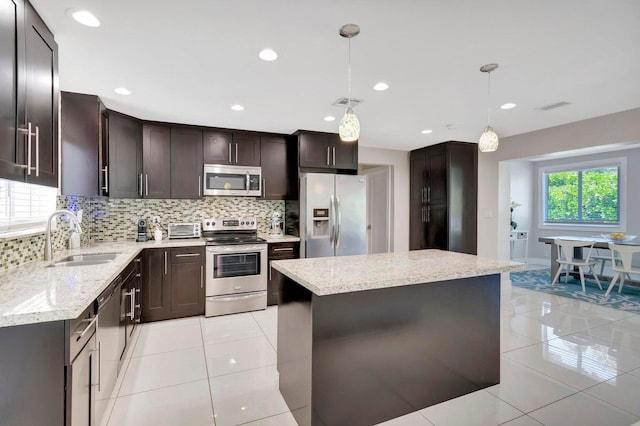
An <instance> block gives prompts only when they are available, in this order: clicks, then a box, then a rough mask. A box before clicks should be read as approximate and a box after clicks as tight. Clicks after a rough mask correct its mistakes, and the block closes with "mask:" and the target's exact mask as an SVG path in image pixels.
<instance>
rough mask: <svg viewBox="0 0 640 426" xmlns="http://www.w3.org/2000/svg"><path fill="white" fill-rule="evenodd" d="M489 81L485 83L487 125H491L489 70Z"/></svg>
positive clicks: (489, 74)
mask: <svg viewBox="0 0 640 426" xmlns="http://www.w3.org/2000/svg"><path fill="white" fill-rule="evenodd" d="M487 74H488V76H487V77H488V78H489V83H488V84H487V126H491V71H489V72H488V73H487Z"/></svg>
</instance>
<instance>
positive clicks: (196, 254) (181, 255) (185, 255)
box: [176, 253, 200, 257]
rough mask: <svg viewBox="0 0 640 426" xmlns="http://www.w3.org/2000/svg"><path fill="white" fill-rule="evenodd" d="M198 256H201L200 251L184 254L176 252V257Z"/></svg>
mask: <svg viewBox="0 0 640 426" xmlns="http://www.w3.org/2000/svg"><path fill="white" fill-rule="evenodd" d="M196 256H200V253H182V254H176V257H196Z"/></svg>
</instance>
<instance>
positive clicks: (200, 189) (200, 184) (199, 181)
mask: <svg viewBox="0 0 640 426" xmlns="http://www.w3.org/2000/svg"><path fill="white" fill-rule="evenodd" d="M201 193H202V176H198V197H201V195H200V194H201Z"/></svg>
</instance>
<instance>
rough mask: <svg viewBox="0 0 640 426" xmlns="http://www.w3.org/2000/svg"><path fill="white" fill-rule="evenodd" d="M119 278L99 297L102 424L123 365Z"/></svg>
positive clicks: (99, 406)
mask: <svg viewBox="0 0 640 426" xmlns="http://www.w3.org/2000/svg"><path fill="white" fill-rule="evenodd" d="M121 282H122V281H121V279H120V277H118V278H117V279H116V280H114V281H113V282H112V283H111V285H109V287H107V289H106V290H104V291H103V292H102V294H100V296H99V297H98V298H97V299H96V302H95V304H96V312H97V313H98V321H97V325H98V326H97V329H96V341H97V345H98V367H97V370H98V380H97V389H96V401H95V402H96V408H95V418H96V424H99V423H100V421H101V419H102V416H103V414H104V412H105V411H106V408H107V404H108V403H109V399H110V398H111V393H112V392H113V389H114V387H115V384H116V381H117V378H118V367H119V364H120V354H121V351H122V350H121V348H120V333H121V329H120V285H121Z"/></svg>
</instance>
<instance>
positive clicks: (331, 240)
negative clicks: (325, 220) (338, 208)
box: [329, 194, 336, 248]
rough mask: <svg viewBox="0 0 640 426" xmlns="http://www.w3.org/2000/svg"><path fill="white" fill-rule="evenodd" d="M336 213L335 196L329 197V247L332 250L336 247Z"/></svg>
mask: <svg viewBox="0 0 640 426" xmlns="http://www.w3.org/2000/svg"><path fill="white" fill-rule="evenodd" d="M334 211H335V201H334V198H333V194H331V196H330V197H329V245H330V246H331V248H333V247H334V243H335V237H336V232H335V231H336V230H335V219H334V215H333V212H334Z"/></svg>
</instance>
